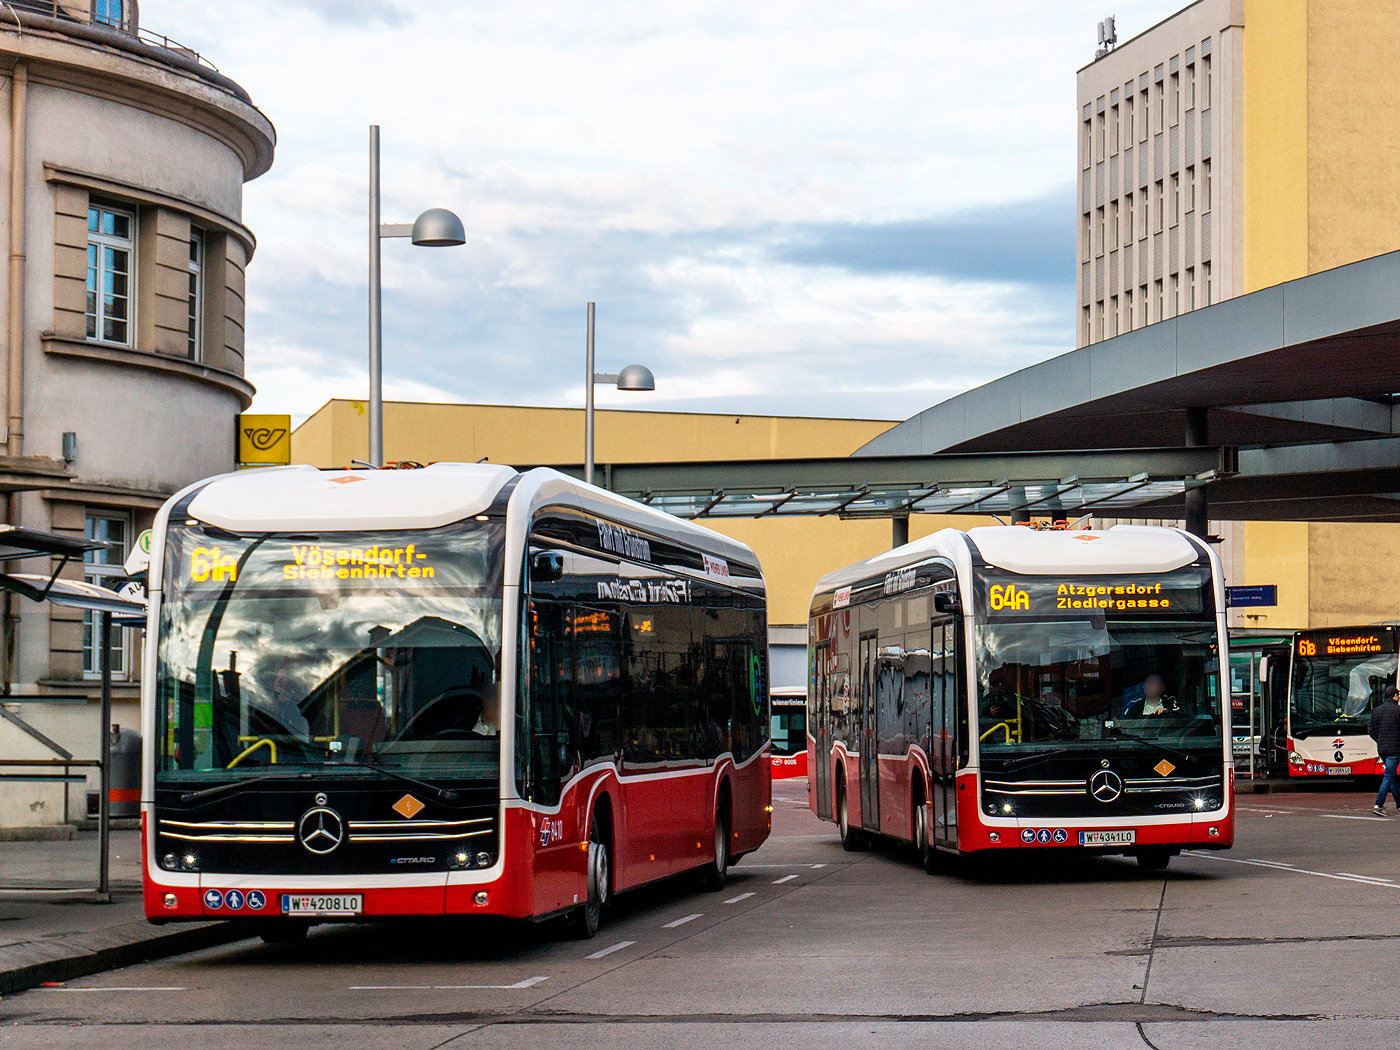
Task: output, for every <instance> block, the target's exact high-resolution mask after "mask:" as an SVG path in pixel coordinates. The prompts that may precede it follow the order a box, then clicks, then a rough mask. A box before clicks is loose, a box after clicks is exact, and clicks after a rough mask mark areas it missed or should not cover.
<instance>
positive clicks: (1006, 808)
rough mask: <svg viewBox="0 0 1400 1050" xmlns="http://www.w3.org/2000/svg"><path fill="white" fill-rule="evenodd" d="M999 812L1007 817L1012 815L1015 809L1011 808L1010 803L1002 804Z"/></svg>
mask: <svg viewBox="0 0 1400 1050" xmlns="http://www.w3.org/2000/svg"><path fill="white" fill-rule="evenodd" d="M1001 811H1002V812H1003V813H1005V814H1006V815H1007V816H1008V817H1009V816H1010V815H1011V814H1012V813H1014V812H1016V811H1015V809H1013V808H1012V806H1011V803H1010V802H1004V803H1002V806H1001Z"/></svg>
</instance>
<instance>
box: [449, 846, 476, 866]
mask: <svg viewBox="0 0 1400 1050" xmlns="http://www.w3.org/2000/svg"><path fill="white" fill-rule="evenodd" d="M451 866H452V867H453V868H470V867H471V866H472V855H471V854H470V853H468V852H467V851H466V850H464V849H459V850H458V851H457V852H456V853H454V854H452V860H451Z"/></svg>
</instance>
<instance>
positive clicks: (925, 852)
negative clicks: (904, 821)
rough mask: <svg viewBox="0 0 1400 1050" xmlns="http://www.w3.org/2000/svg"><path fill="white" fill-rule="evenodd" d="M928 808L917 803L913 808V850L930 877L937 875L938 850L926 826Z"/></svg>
mask: <svg viewBox="0 0 1400 1050" xmlns="http://www.w3.org/2000/svg"><path fill="white" fill-rule="evenodd" d="M928 812H929V807H928V806H926V805H925V804H924V803H922V802H919V803H917V804H916V805H915V806H914V848H915V849H917V850H918V851H919V863H920V864H922V865H923V867H924V871H926V872H927V873H928V874H930V875H936V874H938V868H939V864H938V860H939V858H938V849H937V848H936V847H935V846H934V844H933V837H932V835H930V833H929V831H930V829H929V826H928Z"/></svg>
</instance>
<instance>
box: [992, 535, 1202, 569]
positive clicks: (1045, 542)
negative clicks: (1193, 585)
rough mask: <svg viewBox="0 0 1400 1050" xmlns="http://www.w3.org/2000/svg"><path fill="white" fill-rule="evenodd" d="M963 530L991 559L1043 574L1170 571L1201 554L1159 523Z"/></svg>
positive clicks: (1007, 565)
mask: <svg viewBox="0 0 1400 1050" xmlns="http://www.w3.org/2000/svg"><path fill="white" fill-rule="evenodd" d="M967 535H968V537H969V538H970V539H971V540H972V542H973V544H974V545H975V546H976V547H977V550H978V552H979V553H980V554H981V555H982V559H983V560H984V561H986V562H987V563H988V564H989V565H995V566H997V567H998V568H1001V569H1006V570H1008V571H1010V572H1024V573H1031V574H1041V575H1044V574H1050V573H1056V574H1058V573H1076V572H1078V573H1100V572H1102V573H1115V572H1147V573H1153V572H1168V571H1170V570H1172V569H1179V568H1181V567H1182V566H1183V565H1190V564H1191V563H1192V562H1194V561H1195V560H1196V559H1197V558H1198V557H1199V556H1200V552H1199V551H1198V550H1197V549H1196V547H1194V546H1193V545H1192V544H1191V541H1190V540H1188V539H1187V538H1186V537H1185V536H1184V535H1182V534H1181V533H1180V532H1177V531H1176V530H1175V529H1164V528H1161V527H1160V526H1155V527H1154V526H1144V525H1115V526H1113V528H1111V529H1104V530H1102V531H1072V532H1071V531H1065V532H1036V531H1035V530H1033V529H1028V528H1026V527H1025V526H1023V525H1000V526H997V525H993V526H985V527H983V528H976V529H968V530H967Z"/></svg>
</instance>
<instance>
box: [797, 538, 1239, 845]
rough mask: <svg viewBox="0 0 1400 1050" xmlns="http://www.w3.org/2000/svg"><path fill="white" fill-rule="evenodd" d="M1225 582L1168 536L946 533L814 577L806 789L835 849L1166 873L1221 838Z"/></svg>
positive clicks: (1228, 821)
mask: <svg viewBox="0 0 1400 1050" xmlns="http://www.w3.org/2000/svg"><path fill="white" fill-rule="evenodd" d="M1224 610H1225V601H1224V594H1223V591H1222V587H1221V578H1220V565H1219V561H1218V560H1217V558H1216V556H1215V554H1214V552H1212V551H1211V550H1210V548H1209V547H1208V546H1206V545H1205V544H1204V543H1202V542H1201V541H1200V540H1198V539H1196V538H1195V537H1192V536H1190V535H1188V534H1186V533H1184V532H1180V531H1178V530H1175V529H1165V528H1149V527H1136V526H1124V525H1119V526H1115V527H1113V528H1111V529H1107V530H1105V531H1101V532H1093V531H1058V532H1037V531H1035V530H1033V529H1029V528H1024V527H1021V526H1007V527H996V528H976V529H972V530H970V531H968V532H960V531H956V530H952V529H948V530H944V531H942V532H939V533H936V534H934V535H932V536H928V537H926V538H924V539H921V540H918V541H916V542H914V543H910V544H907V545H906V546H903V547H899V548H896V549H895V550H893V551H890V552H888V553H886V554H882V555H880V556H878V557H875V558H871V559H869V560H867V561H864V562H860V563H858V564H856V565H852V566H850V567H848V568H845V569H841V570H839V571H838V572H834V573H832V574H830V575H829V576H827V577H825V578H824V579H823V580H822V581H821V582H820V583H819V584H818V585H817V588H816V592H815V594H814V595H813V597H812V607H811V617H810V621H809V656H808V662H809V672H810V682H809V688H808V692H809V696H810V707H809V717H808V741H809V748H810V751H811V753H810V756H809V772H808V787H809V797H810V802H811V806H812V808H813V809H814V810H815V811H816V813H817V815H818V816H820V817H824V818H827V819H831V820H835V821H836V822H837V823H838V824H839V825H840V828H841V839H842V843H843V844H844V845H845V846H846V848H847V849H858V848H861V847H862V846H863V845H864V844H865V843H866V841H867V839H868V838H869V836H872V835H882V836H886V837H889V838H892V839H903V840H906V841H910V842H913V843H915V844H916V845H917V846H918V848H919V849H920V850H921V852H922V855H923V858H924V863H925V866H926V867H928V868H929V869H930V870H933V869H934V867H935V866H936V862H937V858H938V855H939V853H940V852H946V853H963V854H968V853H990V852H994V851H997V850H1015V849H1032V848H1035V849H1044V848H1052V849H1053V848H1056V847H1059V848H1062V849H1066V850H1075V851H1079V852H1089V853H1118V854H1130V855H1133V856H1136V857H1137V858H1138V861H1139V863H1141V864H1142V865H1143V866H1144V867H1148V868H1161V867H1165V866H1166V864H1167V863H1168V862H1169V861H1170V859H1171V857H1172V856H1173V855H1174V854H1176V853H1178V852H1180V851H1181V850H1182V849H1185V848H1188V847H1190V848H1193V849H1224V848H1226V847H1228V846H1230V844H1231V843H1232V842H1233V839H1234V800H1233V794H1234V769H1233V763H1232V760H1231V753H1230V751H1231V748H1230V744H1231V735H1230V725H1229V718H1230V711H1229V703H1228V702H1227V701H1225V700H1223V699H1222V697H1223V695H1224V694H1223V685H1224V683H1225V682H1227V681H1228V678H1227V677H1226V667H1227V666H1228V664H1227V660H1228V652H1227V648H1226V647H1227V642H1226V634H1225V617H1224Z"/></svg>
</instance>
